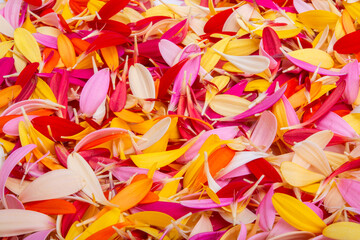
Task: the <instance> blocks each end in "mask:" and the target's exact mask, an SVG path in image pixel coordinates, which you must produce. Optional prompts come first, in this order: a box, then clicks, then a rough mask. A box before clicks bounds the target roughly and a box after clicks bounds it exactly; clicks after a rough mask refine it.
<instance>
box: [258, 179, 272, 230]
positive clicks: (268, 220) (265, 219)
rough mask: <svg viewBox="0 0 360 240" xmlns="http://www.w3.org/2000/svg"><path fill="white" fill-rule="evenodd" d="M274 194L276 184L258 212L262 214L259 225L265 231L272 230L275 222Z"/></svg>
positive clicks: (267, 194)
mask: <svg viewBox="0 0 360 240" xmlns="http://www.w3.org/2000/svg"><path fill="white" fill-rule="evenodd" d="M273 195H274V185H272V186H271V187H270V189H269V191H268V192H267V193H266V195H265V197H264V198H263V200H262V201H261V203H260V205H259V208H258V209H257V212H256V213H257V214H258V215H260V221H259V226H260V228H261V229H262V230H263V231H270V230H271V229H272V227H273V225H274V222H275V214H276V211H275V208H274V206H273V204H272V201H271V198H272V196H273Z"/></svg>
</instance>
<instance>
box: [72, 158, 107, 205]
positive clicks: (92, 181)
mask: <svg viewBox="0 0 360 240" xmlns="http://www.w3.org/2000/svg"><path fill="white" fill-rule="evenodd" d="M67 164H68V168H69V170H72V171H74V172H75V173H76V174H77V175H78V176H79V177H81V178H82V179H83V180H84V181H85V186H84V188H83V189H82V190H83V191H84V193H86V194H87V195H88V196H89V197H90V198H92V197H95V200H96V201H97V202H99V203H101V204H104V205H108V204H109V201H108V200H107V199H106V197H105V195H104V193H103V191H102V188H101V185H100V183H99V180H98V179H97V177H96V175H95V173H94V171H93V170H92V168H91V167H90V166H89V164H88V163H87V162H86V161H85V159H84V158H83V157H82V156H81V155H80V154H78V153H76V152H74V153H72V154H70V155H69V156H68V160H67Z"/></svg>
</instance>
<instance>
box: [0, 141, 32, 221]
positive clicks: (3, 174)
mask: <svg viewBox="0 0 360 240" xmlns="http://www.w3.org/2000/svg"><path fill="white" fill-rule="evenodd" d="M35 148H36V145H35V144H29V145H26V146H24V147H21V148H18V149H16V150H15V151H13V152H12V153H11V154H10V156H9V157H8V158H7V159H6V161H5V162H4V164H3V165H2V166H1V169H0V198H1V201H2V203H3V205H4V206H5V207H6V206H7V205H6V200H5V195H4V191H5V183H6V180H7V178H8V177H9V175H10V173H11V171H12V170H13V168H14V167H15V166H16V165H17V164H18V162H19V161H20V160H21V159H22V158H23V157H25V156H26V155H27V154H28V153H30V152H31V151H32V150H33V149H35ZM0 225H1V224H0Z"/></svg>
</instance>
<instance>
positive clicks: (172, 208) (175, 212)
mask: <svg viewBox="0 0 360 240" xmlns="http://www.w3.org/2000/svg"><path fill="white" fill-rule="evenodd" d="M135 210H137V211H157V212H162V213H166V214H167V215H169V216H171V217H173V218H175V219H177V218H180V217H182V216H184V215H186V214H188V213H189V212H192V213H195V212H198V211H199V210H198V209H191V208H187V207H185V206H182V205H181V204H180V203H175V202H161V201H157V202H154V203H149V204H142V205H139V206H138V207H136V208H135Z"/></svg>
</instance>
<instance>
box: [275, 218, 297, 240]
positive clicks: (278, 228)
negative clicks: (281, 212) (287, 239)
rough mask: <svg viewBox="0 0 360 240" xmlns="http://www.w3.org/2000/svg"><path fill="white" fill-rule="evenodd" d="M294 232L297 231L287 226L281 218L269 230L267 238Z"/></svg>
mask: <svg viewBox="0 0 360 240" xmlns="http://www.w3.org/2000/svg"><path fill="white" fill-rule="evenodd" d="M294 231H297V229H296V228H294V227H293V226H291V225H289V224H288V223H287V222H286V221H285V220H284V219H282V218H281V219H280V220H279V221H278V222H277V223H276V224H275V226H274V227H273V228H272V229H271V231H270V234H269V236H268V238H269V239H270V238H273V237H276V236H278V235H281V234H284V233H288V232H294Z"/></svg>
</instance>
